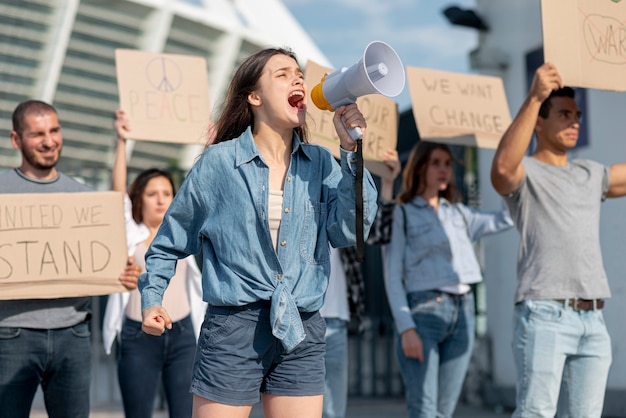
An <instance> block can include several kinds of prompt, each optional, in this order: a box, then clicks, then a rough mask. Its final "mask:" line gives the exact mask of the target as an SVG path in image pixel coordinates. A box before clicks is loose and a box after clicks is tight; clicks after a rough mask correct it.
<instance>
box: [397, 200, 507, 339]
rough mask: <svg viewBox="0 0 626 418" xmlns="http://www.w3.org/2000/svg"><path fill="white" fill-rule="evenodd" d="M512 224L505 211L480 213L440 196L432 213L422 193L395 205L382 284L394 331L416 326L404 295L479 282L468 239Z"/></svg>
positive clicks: (474, 239) (470, 239)
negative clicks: (394, 327)
mask: <svg viewBox="0 0 626 418" xmlns="http://www.w3.org/2000/svg"><path fill="white" fill-rule="evenodd" d="M512 227H513V221H512V219H511V216H510V215H509V212H508V211H507V210H506V209H503V210H500V211H483V210H477V209H473V208H468V207H467V206H465V205H463V204H461V203H457V204H451V203H450V202H448V201H447V200H446V199H444V198H440V199H439V210H438V212H435V209H434V208H433V207H432V206H431V205H429V204H428V202H426V201H425V200H424V199H423V198H422V197H420V196H417V197H415V198H414V199H413V200H412V201H411V202H409V203H405V204H400V205H396V208H395V209H394V214H393V227H392V233H391V242H390V243H389V245H388V246H387V247H388V248H387V249H386V251H385V267H386V274H385V286H386V290H387V297H388V299H389V305H390V307H391V312H392V314H393V317H394V320H395V322H396V327H397V329H398V332H399V333H402V332H404V331H406V330H407V329H409V328H414V327H415V324H414V323H413V319H412V318H411V313H410V311H409V307H408V303H407V294H409V293H411V292H416V291H425V290H435V289H440V288H442V287H444V286H449V285H454V284H459V283H465V284H470V283H476V282H479V281H481V280H482V274H481V269H480V265H479V263H478V260H477V259H476V254H475V252H474V247H473V245H472V241H476V240H478V239H479V238H480V237H482V236H485V235H488V234H493V233H496V232H499V231H503V230H506V229H509V228H512Z"/></svg>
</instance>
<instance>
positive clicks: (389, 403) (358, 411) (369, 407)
mask: <svg viewBox="0 0 626 418" xmlns="http://www.w3.org/2000/svg"><path fill="white" fill-rule="evenodd" d="M46 416H47V415H46V413H45V412H44V411H43V410H41V409H37V410H33V412H32V413H31V415H30V417H31V418H46ZM505 416H510V412H509V413H505V412H496V411H493V410H491V409H488V408H479V407H473V406H468V405H459V406H458V407H457V410H456V413H455V414H454V417H455V418H502V417H505ZM123 417H124V414H123V412H122V410H121V406H120V405H112V406H108V407H102V408H94V410H93V412H92V413H91V414H90V418H123ZM405 417H406V412H405V406H404V400H403V399H395V398H394V399H380V398H375V399H369V398H356V399H350V401H349V402H348V413H347V416H346V418H405ZM153 418H168V415H167V413H166V412H163V411H157V412H156V413H155V414H154V416H153ZM250 418H263V411H262V409H261V407H260V405H256V406H255V407H254V408H253V409H252V414H250Z"/></svg>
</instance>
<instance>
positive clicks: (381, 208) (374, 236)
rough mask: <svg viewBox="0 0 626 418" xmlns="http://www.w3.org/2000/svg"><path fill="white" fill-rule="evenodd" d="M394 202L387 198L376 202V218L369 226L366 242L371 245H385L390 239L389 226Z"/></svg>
mask: <svg viewBox="0 0 626 418" xmlns="http://www.w3.org/2000/svg"><path fill="white" fill-rule="evenodd" d="M395 207H396V202H395V201H393V200H388V201H386V202H378V211H377V212H376V219H374V223H373V224H372V227H371V228H370V235H369V237H368V238H367V243H368V244H371V245H385V244H389V241H391V226H392V224H393V209H394V208H395Z"/></svg>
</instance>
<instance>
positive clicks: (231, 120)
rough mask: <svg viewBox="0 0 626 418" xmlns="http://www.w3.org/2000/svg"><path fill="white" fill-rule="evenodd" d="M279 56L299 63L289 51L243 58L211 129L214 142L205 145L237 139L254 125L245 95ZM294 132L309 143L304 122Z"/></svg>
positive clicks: (268, 51)
mask: <svg viewBox="0 0 626 418" xmlns="http://www.w3.org/2000/svg"><path fill="white" fill-rule="evenodd" d="M278 54H282V55H286V56H288V57H290V58H293V59H294V60H295V61H296V63H297V62H298V60H297V59H296V56H295V54H294V53H293V52H292V51H290V50H288V49H283V48H266V49H262V50H260V51H258V52H256V53H254V54H253V55H251V56H249V57H248V58H246V59H245V60H244V61H243V62H242V63H241V65H240V66H239V68H237V71H236V72H235V75H234V76H233V79H232V80H231V82H230V85H229V87H228V92H227V94H226V98H225V99H224V106H223V109H222V113H221V114H220V117H219V119H218V120H217V122H216V123H215V126H214V127H213V128H212V129H214V132H215V137H214V139H213V140H210V139H209V141H208V142H207V146H209V145H211V144H218V143H220V142H224V141H228V140H231V139H234V138H237V137H239V136H240V135H241V134H242V133H243V132H244V131H245V130H246V129H247V128H248V126H254V114H253V113H252V108H251V106H250V104H249V103H248V95H249V94H250V93H252V92H253V91H254V90H255V89H257V88H258V85H257V84H258V82H259V79H260V78H261V75H262V73H263V69H264V68H265V64H267V62H268V61H269V59H270V58H271V57H273V56H274V55H278ZM295 131H296V132H297V134H298V136H299V137H300V140H301V141H302V142H305V143H307V142H308V140H309V132H308V128H307V125H306V123H304V124H302V125H301V126H298V127H297V128H295Z"/></svg>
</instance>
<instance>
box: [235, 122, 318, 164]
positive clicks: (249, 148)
mask: <svg viewBox="0 0 626 418" xmlns="http://www.w3.org/2000/svg"><path fill="white" fill-rule="evenodd" d="M303 145H304V144H303V143H302V141H301V140H300V137H299V136H298V133H297V132H296V131H295V130H294V131H293V151H292V152H291V154H292V155H293V154H295V153H296V152H301V153H302V155H304V156H305V157H306V158H308V159H309V160H310V159H311V155H310V150H308V149H307V148H306V147H304V146H303ZM235 149H236V156H237V157H236V164H237V167H239V166H240V165H242V164H246V163H249V162H250V161H252V160H254V159H255V158H257V157H260V154H259V149H258V148H257V147H256V144H255V143H254V138H253V137H252V126H248V128H246V130H245V131H244V133H243V134H241V136H240V137H239V140H238V141H237V144H236V145H235Z"/></svg>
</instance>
